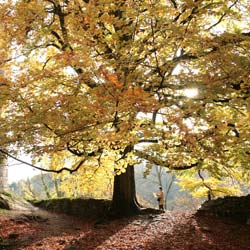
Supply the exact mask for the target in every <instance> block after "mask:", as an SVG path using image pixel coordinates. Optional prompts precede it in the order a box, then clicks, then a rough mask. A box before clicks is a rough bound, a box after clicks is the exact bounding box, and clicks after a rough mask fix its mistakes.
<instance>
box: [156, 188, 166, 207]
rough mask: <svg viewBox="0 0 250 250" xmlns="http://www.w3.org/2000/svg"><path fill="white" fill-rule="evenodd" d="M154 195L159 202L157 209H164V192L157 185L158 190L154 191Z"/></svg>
mask: <svg viewBox="0 0 250 250" xmlns="http://www.w3.org/2000/svg"><path fill="white" fill-rule="evenodd" d="M156 197H157V201H158V204H159V209H160V210H164V193H163V191H162V187H159V192H158V193H156Z"/></svg>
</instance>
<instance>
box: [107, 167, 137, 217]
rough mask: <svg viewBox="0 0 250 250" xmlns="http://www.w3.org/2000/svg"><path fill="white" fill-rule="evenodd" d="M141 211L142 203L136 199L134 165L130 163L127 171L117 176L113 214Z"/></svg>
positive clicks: (121, 214)
mask: <svg viewBox="0 0 250 250" xmlns="http://www.w3.org/2000/svg"><path fill="white" fill-rule="evenodd" d="M139 211H140V205H139V203H138V202H137V199H136V190H135V178H134V166H133V165H129V166H128V167H127V170H126V172H125V173H123V174H121V175H116V176H115V180H114V189H113V199H112V206H111V214H112V215H115V216H127V215H132V214H137V213H138V212H139Z"/></svg>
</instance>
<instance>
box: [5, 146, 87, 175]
mask: <svg viewBox="0 0 250 250" xmlns="http://www.w3.org/2000/svg"><path fill="white" fill-rule="evenodd" d="M0 152H1V153H3V154H4V155H7V156H8V157H10V158H12V159H14V160H16V161H18V162H20V163H23V164H25V165H27V166H30V167H33V168H35V169H38V170H41V171H44V172H50V173H57V174H59V173H61V172H62V171H68V172H70V173H71V174H72V173H73V172H76V171H77V170H78V169H79V168H80V167H81V166H82V164H83V163H84V162H85V159H82V160H81V161H80V162H79V163H78V164H77V166H76V167H75V168H74V169H71V168H66V167H62V168H60V169H58V170H53V169H46V168H41V167H37V166H35V165H33V164H31V163H28V162H26V161H23V160H21V159H18V158H17V157H15V156H13V155H11V154H10V153H8V152H6V151H4V150H2V149H0Z"/></svg>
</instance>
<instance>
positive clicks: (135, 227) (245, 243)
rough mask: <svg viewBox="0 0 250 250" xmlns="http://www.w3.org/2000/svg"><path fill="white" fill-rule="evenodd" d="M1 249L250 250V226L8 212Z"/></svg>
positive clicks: (192, 218) (204, 218) (168, 216)
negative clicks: (88, 218)
mask: <svg viewBox="0 0 250 250" xmlns="http://www.w3.org/2000/svg"><path fill="white" fill-rule="evenodd" d="M4 211H5V213H1V216H0V237H1V241H2V242H0V249H1V250H94V249H95V250H101V249H102V250H106V249H109V250H112V249H114V250H123V249H131V250H137V249H138V250H139V249H140V250H141V249H145V250H205V249H206V250H247V249H250V236H249V232H250V226H249V225H246V224H242V223H238V222H235V221H232V220H229V219H219V218H215V217H213V216H211V215H208V214H199V215H198V214H197V213H191V212H188V213H181V212H165V213H163V214H154V215H150V214H147V215H138V216H134V217H130V218H123V219H119V220H118V219H117V220H112V221H108V220H106V221H102V222H101V221H99V223H97V222H96V221H93V220H86V219H80V218H77V217H72V216H67V215H64V214H58V213H50V212H47V211H43V210H41V209H37V210H35V211H32V212H31V211H18V212H17V211H16V212H13V211H8V212H7V211H6V210H4Z"/></svg>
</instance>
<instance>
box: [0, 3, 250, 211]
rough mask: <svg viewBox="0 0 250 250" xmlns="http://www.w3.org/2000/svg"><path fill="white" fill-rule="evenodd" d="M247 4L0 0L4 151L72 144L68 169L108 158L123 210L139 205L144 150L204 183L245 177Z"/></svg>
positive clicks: (149, 158) (249, 151)
mask: <svg viewBox="0 0 250 250" xmlns="http://www.w3.org/2000/svg"><path fill="white" fill-rule="evenodd" d="M249 9H250V5H249V3H248V1H244V0H235V1H229V0H226V1H212V0H182V1H181V0H169V1H167V0H166V1H163V0H162V1H158V0H157V1H156V0H117V1H109V0H81V1H79V0H22V1H21V0H16V1H5V3H1V7H0V12H1V13H0V14H1V15H0V16H1V33H2V34H3V38H1V39H2V40H1V41H0V44H1V47H2V49H1V54H3V57H1V67H2V69H3V70H4V76H3V77H2V78H1V85H0V88H1V93H0V95H1V101H0V102H1V106H2V107H3V108H2V114H1V123H0V124H1V125H0V131H1V137H2V139H1V142H0V146H1V149H2V151H3V149H4V148H6V147H7V146H8V150H9V153H12V154H14V153H15V151H18V150H19V149H20V148H22V149H25V151H26V152H27V153H32V154H33V155H34V156H38V157H41V156H44V155H53V154H56V153H58V152H69V153H70V154H72V157H73V158H74V160H75V163H74V166H72V168H64V169H65V170H68V171H69V172H74V171H76V170H78V169H84V167H85V166H86V165H88V167H89V166H93V168H95V167H97V166H98V167H100V168H105V166H107V162H108V163H109V167H110V164H111V165H112V167H113V169H114V174H115V181H114V195H113V209H114V210H116V211H119V212H120V213H122V214H128V213H132V212H136V211H138V209H139V205H138V203H137V201H136V196H135V187H134V169H133V168H134V165H135V164H136V163H138V162H141V161H144V162H147V163H148V165H149V166H150V164H156V165H159V166H164V167H166V168H168V169H169V171H178V173H179V172H180V170H186V171H185V172H184V173H188V180H190V178H191V177H190V176H191V174H192V175H194V176H197V175H198V176H199V177H200V180H201V181H200V182H199V184H198V186H203V187H205V189H207V190H208V191H210V192H213V193H215V192H218V193H219V192H220V190H219V189H220V184H219V185H217V186H216V188H215V187H214V186H213V185H212V184H213V183H211V182H210V181H209V182H208V181H207V178H209V177H213V178H217V179H218V180H223V181H225V179H226V178H227V177H230V178H231V177H233V178H236V179H237V180H241V179H244V180H245V181H248V179H249V171H248V169H249V167H250V165H249V162H250V161H249V158H250V145H249V141H248V138H249V133H250V130H249V126H250V121H249V109H250V106H249V95H250V84H249V73H248V72H249V67H250V63H249V58H250V57H249V47H250V42H249V38H250V32H249V18H248V13H249ZM191 90H196V91H198V93H197V95H195V96H193V97H192V98H191V97H189V96H188V94H187V93H188V91H189V93H190V91H191ZM2 96H3V98H2ZM53 171H57V172H62V168H61V167H60V166H59V168H56V169H53ZM181 173H183V171H181ZM182 175H183V174H182ZM185 183H186V184H187V182H185V181H184V185H185Z"/></svg>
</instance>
